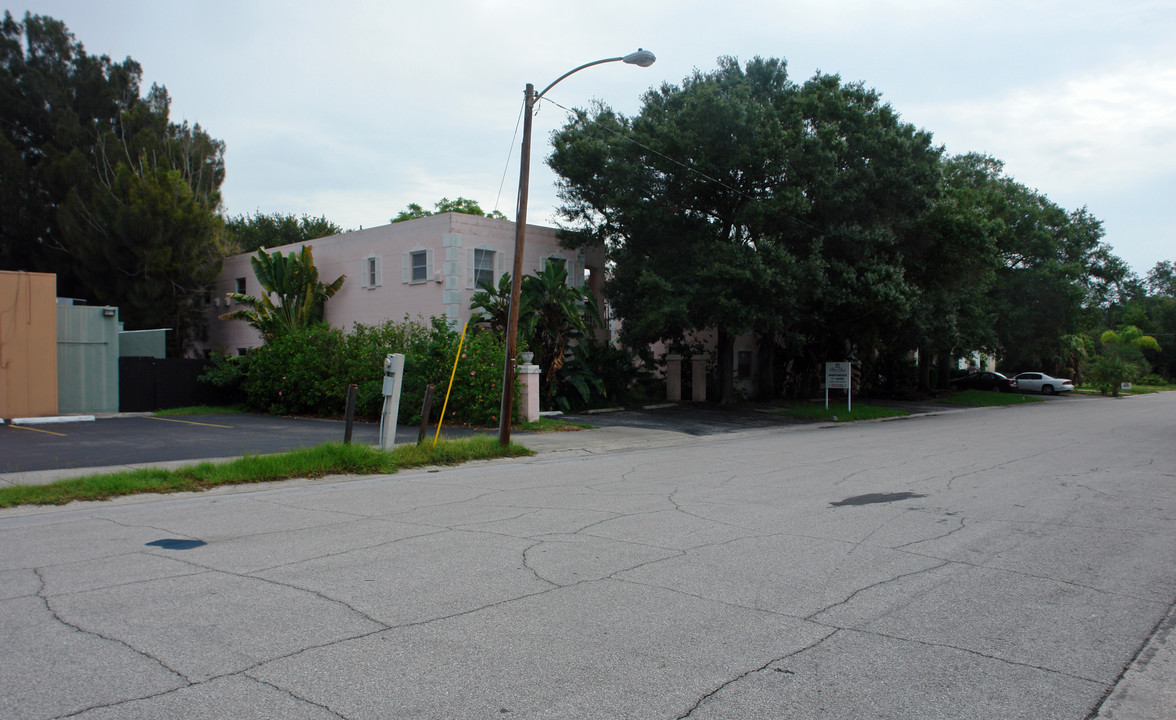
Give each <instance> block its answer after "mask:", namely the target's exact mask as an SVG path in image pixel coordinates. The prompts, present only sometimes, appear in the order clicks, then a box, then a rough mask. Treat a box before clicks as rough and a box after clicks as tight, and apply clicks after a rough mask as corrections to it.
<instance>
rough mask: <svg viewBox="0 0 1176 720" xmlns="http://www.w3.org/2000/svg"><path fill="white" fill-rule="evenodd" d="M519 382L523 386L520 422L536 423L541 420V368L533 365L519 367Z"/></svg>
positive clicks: (524, 364) (526, 364) (525, 364)
mask: <svg viewBox="0 0 1176 720" xmlns="http://www.w3.org/2000/svg"><path fill="white" fill-rule="evenodd" d="M517 367H518V373H519V380H520V381H521V382H522V384H523V397H522V398H521V400H522V402H520V403H519V406H520V407H519V420H520V421H522V422H535V421H536V420H538V419H539V366H538V365H535V364H533V363H523V364H522V365H518V366H517Z"/></svg>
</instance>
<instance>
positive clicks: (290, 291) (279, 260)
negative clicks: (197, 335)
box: [220, 245, 347, 343]
mask: <svg viewBox="0 0 1176 720" xmlns="http://www.w3.org/2000/svg"><path fill="white" fill-rule="evenodd" d="M249 263H250V264H251V265H252V266H253V274H254V275H255V276H257V282H258V283H259V284H260V285H261V289H262V290H264V291H265V292H264V294H263V295H261V296H260V297H256V296H253V295H246V294H244V293H229V297H230V298H231V299H233V300H236V301H237V302H239V303H241V304H242V305H244V306H245V307H244V308H240V309H238V310H233V311H232V312H228V313H225V314H224V315H221V316H220V319H221V320H245V321H246V322H248V323H249V324H250V325H252V326H253V327H254V328H256V329H257V331H258V332H259V333H261V338H262V340H264V341H265V342H267V343H268V342H269V341H270V340H272V339H273V338H275V337H277V336H279V335H284V334H286V333H288V332H290V331H291V330H294V329H295V328H301V327H309V326H310V325H314V324H315V323H320V322H322V320H323V309H324V306H325V305H326V303H327V300H330V299H331V298H332V297H334V296H335V293H337V292H339V288H341V287H343V281H344V280H346V279H347V276H346V275H340V276H339V277H338V278H336V279H335V281H334V282H332V283H324V282H322V281H320V280H319V276H318V268H316V267H315V266H314V256H313V254H312V253H311V246H310V245H303V246H302V251H301V252H300V253H297V254H296V253H293V252H291V253H290V254H289V255H282V254H281V253H275V254H273V255H270V254H269V253H267V252H266V251H265V250H258V251H257V255H256V256H255V257H253V258H250V260H249ZM271 296H276V299H277V302H275V301H274V297H271Z"/></svg>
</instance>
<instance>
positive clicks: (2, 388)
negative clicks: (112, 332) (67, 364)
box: [0, 270, 57, 418]
mask: <svg viewBox="0 0 1176 720" xmlns="http://www.w3.org/2000/svg"><path fill="white" fill-rule="evenodd" d="M56 414H57V276H56V275H53V274H51V273H27V272H11V271H7V270H0V418H17V417H43V416H46V415H56Z"/></svg>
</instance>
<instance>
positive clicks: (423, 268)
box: [400, 250, 433, 285]
mask: <svg viewBox="0 0 1176 720" xmlns="http://www.w3.org/2000/svg"><path fill="white" fill-rule="evenodd" d="M400 258H401V264H400V281H401V282H405V283H408V284H410V285H421V284H423V283H427V282H429V280H431V279H432V278H433V251H432V250H410V251H408V252H406V253H402V254H401V256H400Z"/></svg>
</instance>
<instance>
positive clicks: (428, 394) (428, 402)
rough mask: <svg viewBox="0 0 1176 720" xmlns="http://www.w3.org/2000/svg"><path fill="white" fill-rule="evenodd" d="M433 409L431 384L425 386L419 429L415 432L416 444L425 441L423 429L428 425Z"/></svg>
mask: <svg viewBox="0 0 1176 720" xmlns="http://www.w3.org/2000/svg"><path fill="white" fill-rule="evenodd" d="M432 411H433V386H432V385H429V386H428V387H426V388H425V402H424V403H423V404H422V405H421V431H420V433H418V434H417V445H420V444H421V443H423V442H424V441H425V431H426V428H428V427H429V415H430V414H431V413H432Z"/></svg>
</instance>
